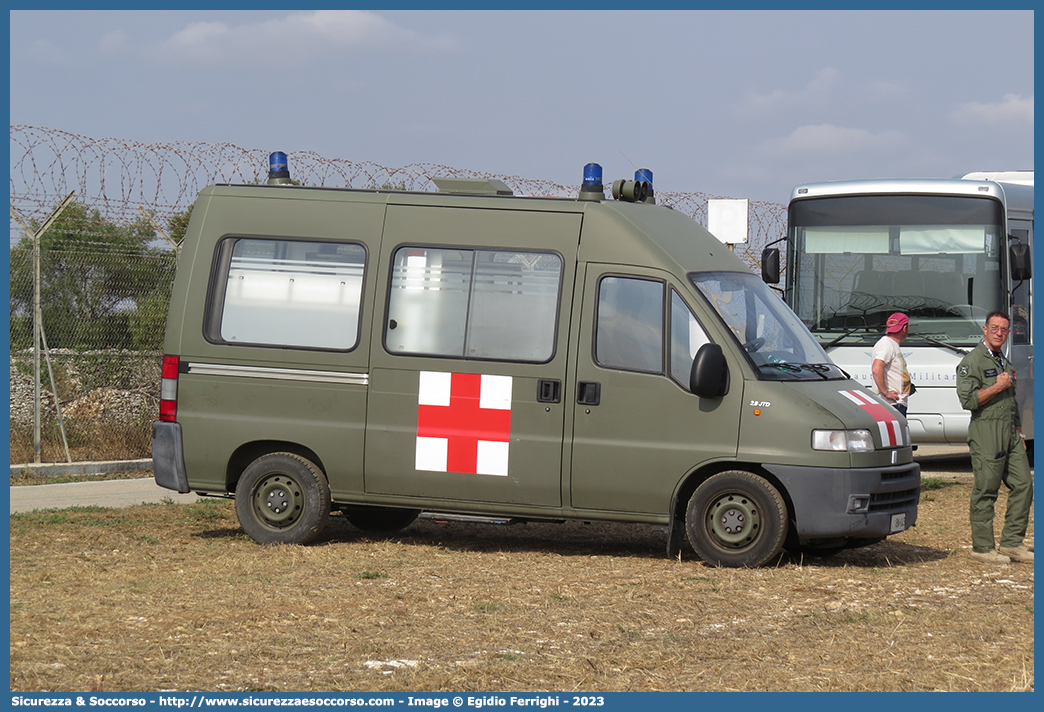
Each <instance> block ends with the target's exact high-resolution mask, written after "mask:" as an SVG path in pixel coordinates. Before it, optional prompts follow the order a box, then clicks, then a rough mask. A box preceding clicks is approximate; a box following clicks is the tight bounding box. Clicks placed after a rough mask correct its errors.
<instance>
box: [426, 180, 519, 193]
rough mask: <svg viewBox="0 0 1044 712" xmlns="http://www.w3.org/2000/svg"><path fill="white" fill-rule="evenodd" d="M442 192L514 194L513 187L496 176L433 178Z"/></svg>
mask: <svg viewBox="0 0 1044 712" xmlns="http://www.w3.org/2000/svg"><path fill="white" fill-rule="evenodd" d="M431 182H432V183H434V184H435V185H436V186H437V187H438V189H439V192H440V193H466V194H468V195H514V193H513V192H511V188H508V187H507V184H506V183H504V181H502V180H498V179H496V178H432V179H431Z"/></svg>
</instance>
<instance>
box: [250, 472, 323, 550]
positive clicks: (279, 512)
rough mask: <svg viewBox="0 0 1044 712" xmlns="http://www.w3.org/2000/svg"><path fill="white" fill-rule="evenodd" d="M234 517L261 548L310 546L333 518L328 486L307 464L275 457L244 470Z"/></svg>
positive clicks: (321, 476) (319, 474)
mask: <svg viewBox="0 0 1044 712" xmlns="http://www.w3.org/2000/svg"><path fill="white" fill-rule="evenodd" d="M236 516H238V517H239V524H240V526H242V527H243V531H245V532H246V533H247V534H248V535H250V538H251V539H253V540H254V541H256V542H257V543H258V544H307V543H308V542H310V541H312V540H313V539H315V538H316V537H317V536H318V535H319V532H321V531H322V530H323V527H325V526H326V521H327V520H328V519H329V518H330V485H329V484H328V483H327V481H326V477H325V476H324V475H323V473H322V472H321V471H320V470H319V468H318V467H316V466H315V464H314V463H312V462H310V461H309V460H306V459H305V458H303V457H301V456H299V455H294V454H292V453H289V452H273V453H270V454H268V455H265V456H263V457H259V458H258V459H256V460H254V461H253V462H252V463H250V465H248V466H247V468H246V469H245V470H243V475H242V477H240V478H239V483H238V484H237V485H236Z"/></svg>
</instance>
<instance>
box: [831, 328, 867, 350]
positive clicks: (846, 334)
mask: <svg viewBox="0 0 1044 712" xmlns="http://www.w3.org/2000/svg"><path fill="white" fill-rule="evenodd" d="M860 329H866V327H865V326H857V327H855V328H854V329H849V330H848V331H846V332H845V333H843V334H841V336H839V337H837V338H836V339H834V340H833V341H831V342H830V343H829V344H827V345H826V346H824V347H823V350H824V351H826V350H827V349H829V348H830V347H831V346H836V345H837V344H838V343H839V342H840V341H842V340H844V339H847V338H848V337H849V336H851V335H852V334H854V333H856V332H857V331H859V330H860Z"/></svg>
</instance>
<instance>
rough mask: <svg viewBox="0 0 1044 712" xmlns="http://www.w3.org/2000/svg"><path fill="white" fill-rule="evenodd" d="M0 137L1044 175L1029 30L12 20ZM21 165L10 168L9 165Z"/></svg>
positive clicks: (389, 158)
mask: <svg viewBox="0 0 1044 712" xmlns="http://www.w3.org/2000/svg"><path fill="white" fill-rule="evenodd" d="M10 31H11V39H10V42H11V65H10V72H11V76H10V80H11V81H10V92H11V97H10V101H11V103H10V113H11V116H10V120H11V124H12V125H14V124H23V125H29V126H36V127H42V128H49V129H59V130H62V131H67V132H70V133H75V134H80V135H83V136H87V137H89V138H94V139H105V138H114V139H121V140H126V141H132V142H140V143H167V142H175V141H177V142H205V143H231V144H234V145H236V146H239V147H242V148H246V149H263V150H264V151H266V152H268V151H284V152H286V153H287V154H289V156H290V169H291V172H292V171H293V152H294V151H313V152H315V153H317V154H319V155H320V156H323V157H326V158H341V159H347V160H350V161H359V162H363V161H371V162H373V163H376V164H379V165H382V166H386V167H389V168H397V167H401V166H405V165H409V164H413V163H431V164H439V165H446V166H450V167H453V168H457V169H465V170H474V171H482V172H490V173H495V174H501V175H509V176H518V177H522V178H527V179H533V180H549V181H553V182H557V183H561V184H565V185H579V183H580V181H581V179H582V176H583V166H584V165H585V164H586V163H589V162H596V163H600V164H601V165H602V166H603V169H604V172H605V180H606V183H607V184H608V183H611V182H612V181H613V180H614V179H616V178H633V177H634V171H635V169H636V168H649V169H651V170H652V171H653V174H654V184H655V187H656V190H657V191H659V192H665V191H670V192H703V193H709V194H711V195H714V196H719V197H733V198H749V199H751V200H765V201H771V202H778V203H785V202H787V201H788V200H789V196H790V192H791V189H792V188H793V187H794V186H795V185H797V184H799V183H803V182H810V181H822V180H842V179H854V178H885V177H902V178H914V177H940V178H946V177H953V176H957V175H963V174H965V173H968V172H971V171H980V170H1031V169H1032V168H1033V13H1032V12H1031V11H997V10H990V11H947V10H936V11H822V10H819V11H765V10H759V11H640V12H639V11H630V12H623V11H619V12H617V11H602V10H590V11H582V12H573V11H536V10H530V11H460V12H458V11H430V10H429V11H425V10H406V11H384V10H377V11H362V10H358V11H357V10H323V11H311V10H300V11H291V10H280V11H274V10H273V11H270V10H261V11H255V10H243V11H195V10H191V11H134V10H123V11H86V10H85V11H62V12H54V11H12V12H11V14H10ZM12 159H14V156H12Z"/></svg>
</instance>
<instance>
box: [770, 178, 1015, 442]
mask: <svg viewBox="0 0 1044 712" xmlns="http://www.w3.org/2000/svg"><path fill="white" fill-rule="evenodd" d="M1032 248H1033V172H1032V171H1018V172H1005V173H969V174H968V175H966V176H964V178H963V179H959V180H958V179H955V180H932V179H925V180H868V181H843V182H829V183H815V184H807V185H800V186H798V187H797V188H795V189H794V192H793V193H792V195H791V199H790V206H789V219H788V230H787V258H788V259H787V270H786V285H785V290H784V295H785V299H786V302H787V304H789V305H790V307H791V308H792V309H793V310H794V311H795V312H796V313H797V315H798V316H799V317H800V318H801V320H802V321H803V322H804V323H805V324H806V325H807V326H808V328H809V329H810V330H811V331H812V333H813V334H814V335H815V336H816V337H817V338H818V339H819V341H820V343H821V344H822V345H823V346H824V347H825V348H826V351H827V353H828V354H829V355H830V358H831V359H832V360H833V361H834V363H836V364H837V365H838V366H840V367H841V368H842V369H844V370H845V371H847V372H848V373H850V374H851V375H852V376H853V378H855V379H856V380H858V381H859V382H860V383H863V384H865V385H866V386H867V387H869V386H870V385H871V383H872V376H871V373H870V364H871V358H870V352H871V349H872V348H873V345H874V343H875V342H876V341H877V340H878V339H879V338H880V337H881V336H882V335H883V334H884V326H885V320H886V319H887V318H888V316H889V315H890V314H892V313H893V312H897V311H901V312H904V313H906V314H907V315H908V316H909V317H910V336H909V337H908V338H907V339H906V340H905V341H904V342H903V345H902V352H903V355H904V357H905V358H906V361H907V364H908V367H909V369H910V376H911V380H912V382H913V384H914V385H915V386H916V393H915V394H914V395H913V396H911V397H910V402H909V413H908V415H907V419H908V420H909V424H910V432H911V436H912V437H913V441H914V442H915V443H924V444H962V443H965V442H967V437H968V422H969V417H970V414H969V412H968V411H966V410H964V409H962V408H961V405H960V402H959V401H958V399H957V393H956V388H955V385H956V378H955V373H956V366H957V363H958V361H960V359H961V358H962V357H963V356H964V354H965V353H967V352H968V351H969V350H970V349H972V348H973V347H974V346H975V345H976V344H977V343H978V342H979V341H981V340H982V328H981V327H982V326H983V323H984V321H985V317H986V314H987V313H988V312H990V311H991V310H994V309H1000V310H1003V311H1005V312H1007V313H1008V314H1010V315H1011V317H1012V331H1011V336H1010V337H1009V339H1008V342H1007V344H1006V347H1005V348H1006V349H1007V352H1008V353H1007V356H1008V357H1009V358H1010V359H1011V360H1012V362H1013V363H1014V365H1015V369H1016V374H1017V383H1018V389H1017V396H1018V401H1019V404H1020V407H1021V408H1022V423H1023V431H1024V432H1025V434H1026V438H1027V444H1028V445H1029V447H1030V453H1031V456H1032V445H1033V319H1032V314H1033V280H1032V274H1031V271H1032V268H1031V264H1032V262H1031V254H1032ZM773 253H775V254H773ZM778 264H779V253H778V250H775V249H774V248H771V247H770V248H768V249H766V251H765V254H764V258H763V277H764V278H765V280H766V281H767V282H770V283H773V282H778V281H779V276H778V275H779V268H778ZM773 272H774V273H773ZM1031 462H1032V460H1031Z"/></svg>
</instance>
